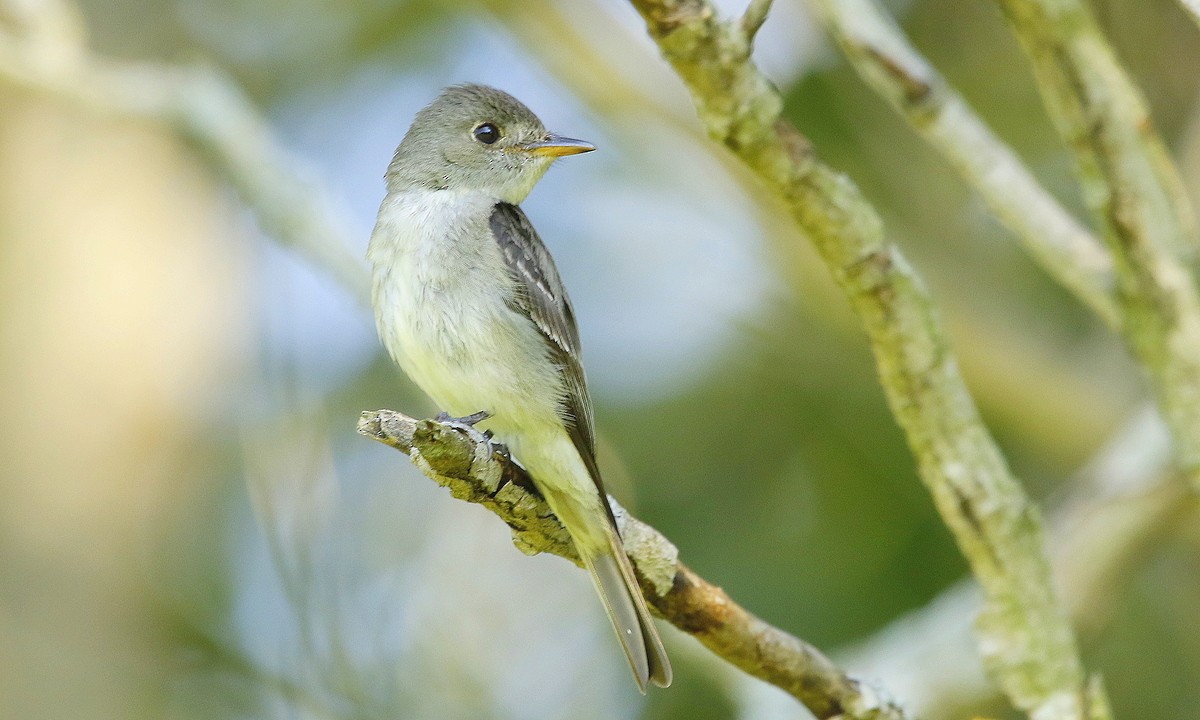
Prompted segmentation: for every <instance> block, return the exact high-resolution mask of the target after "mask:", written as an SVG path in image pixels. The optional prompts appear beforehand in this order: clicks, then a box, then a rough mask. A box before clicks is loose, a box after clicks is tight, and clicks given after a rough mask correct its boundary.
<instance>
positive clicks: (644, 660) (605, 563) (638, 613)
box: [542, 486, 671, 693]
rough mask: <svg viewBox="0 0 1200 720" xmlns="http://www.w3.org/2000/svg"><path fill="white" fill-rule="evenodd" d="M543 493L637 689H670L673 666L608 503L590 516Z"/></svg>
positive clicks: (557, 496)
mask: <svg viewBox="0 0 1200 720" xmlns="http://www.w3.org/2000/svg"><path fill="white" fill-rule="evenodd" d="M542 493H543V495H545V496H546V500H547V501H548V502H549V503H550V508H551V509H552V510H554V514H555V515H557V516H558V518H559V519H560V520H562V522H563V524H564V525H566V527H567V531H568V532H570V534H571V538H572V539H573V540H574V541H575V547H576V549H577V550H578V551H579V556H580V558H581V559H582V560H583V564H584V565H585V566H586V567H587V569H588V572H590V573H591V575H592V582H593V583H594V584H595V586H596V591H597V592H598V593H599V594H600V600H601V601H603V603H604V609H605V611H607V612H608V619H609V620H610V621H612V625H613V629H614V630H616V632H617V638H618V639H619V640H620V641H621V648H622V649H623V650H624V651H625V657H626V658H627V659H628V660H629V666H630V667H631V668H632V669H633V676H634V679H635V680H636V681H637V684H638V689H639V690H641V691H642V692H643V693H645V692H646V686H647V685H648V684H649V683H654V684H655V685H657V686H659V687H667V686H668V685H670V684H671V663H670V661H669V660H667V651H666V650H665V649H664V648H663V644H662V640H661V639H660V638H659V637H658V631H657V630H655V629H654V620H653V619H651V617H650V610H649V608H647V607H646V601H645V599H643V598H642V591H641V589H640V588H639V587H638V583H637V578H636V577H635V576H634V574H633V567H632V566H631V565H630V564H629V558H628V557H626V556H625V548H624V546H623V545H622V544H621V536H620V535H619V534H617V528H616V524H615V523H614V522H613V520H612V513H611V512H610V511H609V509H608V507H607V501H608V498H606V497H605V498H603V499H600V495H599V493H597V499H598V502H597V503H596V504H597V505H598V504H599V503H600V502H604V503H605V507H604V509H603V510H601V511H600V512H596V511H597V510H600V509H599V508H589V509H588V510H590V512H589V511H587V510H583V508H579V507H578V505H577V503H578V501H577V500H576V501H574V502H573V501H572V498H570V497H568V496H566V495H564V494H559V493H558V492H555V491H554V490H553V489H550V488H546V487H544V486H543V487H542ZM601 523H603V525H601Z"/></svg>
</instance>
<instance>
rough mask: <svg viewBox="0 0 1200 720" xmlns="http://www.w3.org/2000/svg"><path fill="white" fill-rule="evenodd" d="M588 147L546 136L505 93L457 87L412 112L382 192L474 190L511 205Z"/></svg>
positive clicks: (536, 121) (539, 124)
mask: <svg viewBox="0 0 1200 720" xmlns="http://www.w3.org/2000/svg"><path fill="white" fill-rule="evenodd" d="M591 150H595V147H593V146H592V145H591V144H589V143H586V142H583V141H582V140H573V139H571V138H567V137H562V136H559V135H555V134H553V133H550V132H547V131H546V128H545V126H544V125H542V121H541V120H539V119H538V118H537V116H536V115H534V114H533V112H532V111H530V109H529V108H527V107H525V105H523V104H522V103H521V102H520V101H519V100H517V99H516V98H514V97H513V96H511V95H509V94H508V93H506V92H502V91H500V90H496V89H495V88H490V87H487V86H485V85H456V86H454V87H450V88H447V89H445V90H443V91H442V94H441V95H439V96H438V97H437V99H436V100H434V101H433V102H432V103H430V104H429V105H428V106H427V107H426V108H425V109H423V110H421V112H419V113H417V117H416V119H415V120H413V124H412V127H410V128H409V129H408V133H407V134H405V136H404V140H403V141H402V142H401V143H400V147H398V148H397V149H396V155H395V157H393V158H392V164H391V165H390V166H389V167H388V171H387V181H388V189H389V190H391V191H400V190H404V189H408V188H413V187H423V188H427V189H444V190H455V191H469V192H480V193H484V194H486V195H488V196H490V197H494V198H496V199H497V200H503V201H505V202H510V203H514V204H515V203H519V202H521V201H522V200H524V199H525V196H527V195H528V194H529V191H530V190H532V189H533V186H534V185H535V184H537V181H538V180H540V179H541V177H542V175H544V174H545V173H546V170H548V169H549V168H550V164H551V163H553V162H554V160H555V158H559V157H562V156H564V155H574V154H577V153H583V152H589V151H591Z"/></svg>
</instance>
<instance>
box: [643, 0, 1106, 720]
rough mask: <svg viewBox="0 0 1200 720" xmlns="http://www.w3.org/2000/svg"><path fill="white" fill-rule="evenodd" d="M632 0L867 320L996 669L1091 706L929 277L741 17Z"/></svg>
mask: <svg viewBox="0 0 1200 720" xmlns="http://www.w3.org/2000/svg"><path fill="white" fill-rule="evenodd" d="M631 1H632V4H633V6H634V7H635V8H636V9H637V10H638V12H639V13H640V14H641V15H642V18H643V19H644V20H645V22H646V26H647V28H648V30H649V32H650V36H651V37H652V38H653V39H654V40H655V41H656V42H657V43H658V45H659V47H660V49H661V50H662V53H663V55H664V57H665V58H666V59H667V61H668V62H670V64H671V65H672V66H673V67H674V68H675V70H676V72H677V73H678V74H679V76H680V78H681V79H682V80H683V81H684V83H685V84H686V85H687V87H688V89H689V90H690V92H691V94H692V98H693V100H694V101H695V104H696V107H697V110H698V112H699V115H700V119H701V120H702V121H703V123H704V125H705V126H706V128H707V129H708V132H709V134H710V135H711V136H712V137H713V138H714V139H715V140H717V141H718V142H720V143H722V144H724V145H725V146H726V147H727V148H729V150H730V151H732V152H733V153H735V154H736V155H737V156H738V157H739V158H740V159H741V160H742V161H743V162H745V163H746V164H747V165H748V166H749V167H750V169H751V170H753V171H754V172H755V173H756V174H757V175H758V176H759V177H760V178H761V180H762V181H763V183H764V184H765V186H766V187H767V188H768V189H769V190H771V191H772V192H775V193H777V194H778V195H779V196H780V197H781V198H782V199H783V200H784V201H785V202H786V203H787V204H788V206H789V208H790V209H791V211H792V214H793V216H794V218H795V220H796V222H797V223H798V224H799V226H800V227H801V228H802V229H803V231H804V232H805V233H806V234H807V235H808V237H809V238H810V239H811V240H812V242H813V243H814V244H815V245H816V247H817V250H818V252H819V253H820V255H821V257H822V259H823V260H824V262H825V263H826V265H827V266H828V268H829V271H830V272H831V273H832V275H833V277H834V279H835V280H836V281H837V283H838V285H839V286H840V287H841V288H842V290H843V292H844V293H845V295H846V297H847V299H848V300H849V302H850V304H851V306H852V307H853V309H854V310H855V312H856V313H857V314H858V316H859V318H860V319H861V321H862V323H863V326H864V327H865V329H866V331H867V334H868V336H869V339H870V342H871V347H872V350H873V352H874V354H875V360H876V364H877V367H878V370H879V375H880V379H881V381H882V383H883V387H884V389H885V391H886V393H887V397H888V401H889V404H890V406H891V408H892V412H893V413H894V415H895V416H896V419H897V420H898V422H899V423H900V425H901V427H902V428H903V430H904V432H905V434H906V436H907V438H908V443H909V446H910V448H911V449H912V451H913V454H914V456H915V457H916V460H917V464H918V468H919V471H920V475H921V478H922V480H923V481H924V482H925V484H926V486H927V487H928V488H929V490H930V492H931V493H932V495H933V498H934V501H935V504H936V505H937V508H938V511H939V512H940V514H941V516H942V518H943V519H944V521H945V522H946V524H947V526H948V527H949V528H950V530H951V531H952V532H953V534H954V537H955V539H956V541H957V542H958V545H959V547H960V548H961V549H962V551H963V554H964V555H965V556H966V558H967V559H968V561H969V562H970V565H971V569H972V571H973V572H974V574H975V577H976V578H977V579H978V580H979V582H980V585H981V587H982V589H983V595H984V606H983V611H982V613H981V615H980V617H979V619H978V621H977V624H976V627H977V631H978V633H979V635H980V649H981V652H982V654H983V656H984V660H985V664H986V666H987V668H988V670H989V672H990V674H991V676H992V677H993V678H994V679H995V680H996V681H997V682H998V683H999V684H1000V685H1001V687H1002V688H1003V689H1004V690H1005V692H1006V694H1007V695H1008V696H1009V698H1011V699H1012V701H1013V703H1014V704H1015V705H1017V706H1018V707H1020V708H1022V709H1023V710H1025V711H1027V712H1030V713H1031V714H1032V715H1033V716H1034V717H1035V718H1047V719H1048V718H1074V719H1077V720H1084V719H1085V718H1091V717H1093V715H1092V713H1093V710H1095V709H1096V708H1097V707H1099V703H1093V702H1092V699H1093V697H1092V694H1091V693H1090V692H1089V685H1088V683H1086V682H1085V679H1084V672H1083V668H1082V666H1081V663H1080V660H1079V656H1078V652H1077V650H1076V647H1075V639H1074V635H1073V633H1072V630H1071V627H1070V625H1069V624H1068V622H1067V618H1066V615H1065V613H1064V612H1063V610H1062V608H1061V607H1060V605H1059V603H1058V601H1057V599H1056V597H1055V594H1054V589H1053V583H1052V582H1051V578H1050V569H1049V565H1048V563H1047V561H1046V558H1045V555H1044V548H1043V545H1044V537H1043V532H1042V524H1041V519H1040V516H1039V513H1038V511H1037V509H1036V508H1035V507H1034V506H1033V504H1032V503H1031V502H1030V501H1029V498H1028V497H1027V496H1026V494H1025V492H1024V490H1023V489H1022V488H1021V486H1020V484H1019V483H1018V482H1017V481H1016V480H1015V479H1014V478H1013V477H1012V474H1011V473H1010V472H1009V470H1008V468H1007V466H1006V464H1005V462H1004V459H1003V457H1002V456H1001V454H1000V451H999V449H998V448H997V447H996V444H995V442H994V441H993V440H992V438H991V436H990V435H989V434H988V432H987V430H986V429H985V428H984V426H983V424H982V422H981V421H980V418H979V414H978V411H977V410H976V408H975V405H974V403H973V401H972V400H971V396H970V394H969V393H968V391H967V388H966V386H965V384H964V383H963V380H962V377H961V375H960V374H959V372H958V368H957V364H956V363H955V360H954V357H953V355H952V354H951V352H950V349H949V348H948V347H947V344H946V339H945V335H944V333H943V331H942V328H941V324H940V321H939V320H938V318H937V316H936V314H935V312H934V310H933V304H932V300H931V299H930V297H929V295H928V293H927V291H926V290H925V288H924V285H923V284H922V283H921V281H920V279H919V278H918V277H917V275H916V273H915V272H914V271H913V269H912V268H911V267H910V266H909V264H908V263H907V261H906V260H905V259H904V257H903V256H902V255H901V253H900V252H899V250H898V249H897V248H896V247H895V246H894V245H892V244H891V243H890V242H888V241H887V240H886V239H885V238H884V234H883V227H882V223H881V221H880V219H879V216H878V215H877V214H876V212H875V210H874V209H873V208H872V207H871V206H870V204H869V203H868V202H867V201H866V200H865V198H864V197H863V196H862V194H861V192H860V191H859V190H858V188H857V187H855V185H854V184H853V183H852V182H851V181H850V180H849V179H848V178H846V177H845V176H844V175H841V174H840V173H838V172H836V171H834V170H833V169H831V168H829V167H827V166H825V165H823V164H822V163H821V162H820V161H819V160H818V159H817V158H816V157H815V153H814V152H813V149H812V147H811V146H810V144H809V142H808V140H807V139H806V138H804V137H803V136H802V135H801V134H800V133H799V132H798V131H797V130H796V129H795V128H794V127H793V126H792V125H791V124H789V123H788V122H787V121H786V120H784V119H783V118H781V117H780V112H781V109H782V104H783V103H782V99H781V98H780V96H779V94H778V93H777V92H776V91H775V89H774V88H773V87H772V86H771V85H770V83H769V82H768V81H767V80H766V78H765V77H763V75H762V74H761V73H760V72H759V71H758V69H757V68H756V67H755V65H754V64H753V63H752V62H751V61H750V58H749V52H748V48H747V47H746V44H745V42H744V34H743V33H742V32H741V29H740V26H739V25H738V24H736V23H730V22H726V21H722V20H721V19H719V18H718V16H717V12H716V10H715V8H714V7H713V6H712V4H711V3H710V2H708V1H707V0H631ZM1093 706H1095V707H1093Z"/></svg>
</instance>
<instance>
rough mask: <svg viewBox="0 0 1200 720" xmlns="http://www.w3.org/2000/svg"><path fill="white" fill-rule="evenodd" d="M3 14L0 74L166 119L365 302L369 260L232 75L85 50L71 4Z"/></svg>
mask: <svg viewBox="0 0 1200 720" xmlns="http://www.w3.org/2000/svg"><path fill="white" fill-rule="evenodd" d="M6 11H7V12H6ZM5 14H9V15H14V17H13V18H12V20H11V21H10V22H8V23H0V82H7V83H11V84H13V85H15V86H17V87H22V88H26V89H28V90H31V91H34V92H38V93H43V94H46V95H49V96H52V97H54V98H56V99H58V100H62V101H66V102H70V103H74V104H76V105H78V106H81V107H84V108H86V109H88V110H89V111H92V112H98V113H104V114H108V115H118V116H121V117H126V118H131V119H136V120H149V121H152V122H158V123H163V124H165V125H167V126H168V127H170V128H171V129H172V130H174V131H175V132H176V133H178V134H179V136H180V137H182V138H183V139H185V140H186V141H188V142H189V143H191V144H192V146H193V147H195V148H196V150H198V151H199V153H200V156H201V157H202V158H203V159H204V160H205V161H206V162H207V163H208V165H209V167H210V168H211V169H212V170H213V172H214V173H215V174H216V175H217V176H218V177H220V178H221V179H222V180H223V181H225V182H227V183H229V185H230V186H231V187H233V188H234V189H235V190H236V191H237V192H238V194H239V195H240V196H241V198H242V200H243V201H244V202H245V204H246V206H247V207H248V208H250V209H251V210H252V211H253V212H254V213H255V216H256V217H257V219H258V222H259V223H260V224H261V226H262V229H263V230H264V231H265V232H266V233H268V234H269V235H270V236H271V237H272V238H274V239H275V240H277V241H278V242H280V243H281V244H283V245H286V246H289V247H293V248H295V249H296V250H297V251H299V252H300V253H302V254H304V255H305V256H307V257H309V258H310V259H311V260H313V262H314V265H315V266H316V267H318V268H321V269H322V270H324V271H326V272H328V273H329V274H330V275H332V276H333V278H334V279H335V280H337V281H338V282H339V283H340V284H341V285H342V286H343V287H345V288H346V289H347V290H348V291H349V292H351V293H352V294H353V295H354V296H355V297H356V298H357V299H359V300H360V301H361V302H362V303H363V304H366V303H367V299H368V292H367V272H366V267H365V265H364V263H363V262H362V261H361V260H360V259H359V258H358V257H357V256H356V254H355V253H354V252H353V251H352V250H351V246H350V244H349V243H348V242H346V233H345V232H344V230H343V224H342V223H341V222H339V221H338V220H337V219H336V213H335V212H334V210H333V208H332V207H330V203H329V197H330V195H329V193H327V192H325V191H324V190H323V189H322V188H319V187H317V184H316V182H315V180H312V179H311V178H312V176H313V173H311V172H309V171H308V170H307V169H306V168H305V167H304V166H303V163H301V162H300V161H299V160H298V159H297V158H295V157H293V156H292V155H291V154H289V153H288V152H287V151H286V150H285V149H284V148H283V146H282V145H281V143H280V142H279V141H278V140H277V139H276V138H275V137H274V136H273V135H272V133H271V130H270V128H269V126H268V124H267V123H266V121H265V120H264V119H263V118H262V116H261V114H260V113H259V112H258V111H257V110H256V109H255V108H254V106H253V105H252V103H251V102H250V101H249V99H247V98H246V97H245V95H243V94H242V92H241V90H240V89H239V88H238V86H237V84H236V83H234V82H233V81H231V80H230V79H229V78H227V77H225V76H224V75H223V74H222V73H221V72H219V71H218V70H217V69H215V68H213V67H210V66H205V65H196V66H187V67H185V66H171V65H160V64H153V63H136V62H117V61H112V60H108V59H105V58H102V57H98V56H95V55H92V54H91V53H90V52H89V51H88V48H87V46H86V43H85V36H84V32H83V23H82V20H81V19H80V18H79V16H78V13H77V11H76V10H75V8H74V7H73V6H72V5H70V4H69V3H64V2H57V1H55V0H44V1H43V2H38V3H28V4H19V3H0V20H3V19H4V16H5Z"/></svg>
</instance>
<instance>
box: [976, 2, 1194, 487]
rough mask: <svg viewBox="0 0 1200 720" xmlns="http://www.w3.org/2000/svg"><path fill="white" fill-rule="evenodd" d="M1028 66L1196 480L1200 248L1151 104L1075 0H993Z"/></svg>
mask: <svg viewBox="0 0 1200 720" xmlns="http://www.w3.org/2000/svg"><path fill="white" fill-rule="evenodd" d="M997 2H998V4H999V5H1000V7H1001V8H1002V9H1003V10H1004V13H1005V15H1006V16H1007V17H1008V20H1009V23H1010V24H1011V25H1012V28H1013V31H1014V32H1015V33H1016V35H1017V38H1018V39H1019V40H1020V41H1021V45H1022V46H1023V47H1024V49H1025V52H1026V54H1027V55H1028V56H1029V59H1030V62H1031V63H1032V65H1033V70H1034V75H1035V77H1036V79H1037V83H1038V89H1039V90H1040V92H1041V93H1042V98H1043V100H1044V102H1045V104H1046V107H1047V109H1048V110H1049V112H1050V117H1051V119H1052V120H1053V121H1054V124H1055V126H1056V128H1057V129H1058V132H1059V134H1060V135H1061V136H1062V137H1063V139H1064V140H1065V141H1066V142H1067V145H1068V146H1069V147H1070V148H1071V149H1072V150H1073V151H1074V153H1075V157H1076V160H1077V170H1078V175H1079V180H1080V184H1081V185H1082V188H1083V196H1084V200H1085V201H1086V202H1087V204H1088V206H1089V207H1090V208H1091V209H1092V211H1093V212H1094V213H1095V215H1096V217H1097V218H1098V219H1099V221H1100V222H1101V223H1102V224H1103V226H1104V228H1105V237H1106V240H1107V242H1108V246H1109V249H1110V250H1111V252H1112V255H1113V259H1114V262H1115V268H1116V274H1117V283H1118V289H1117V292H1118V298H1119V300H1120V306H1121V315H1122V325H1123V328H1124V334H1125V336H1126V339H1127V341H1128V343H1129V345H1130V347H1131V349H1132V351H1133V354H1134V356H1135V357H1136V358H1137V360H1138V361H1139V363H1140V364H1141V365H1142V367H1143V368H1144V369H1145V371H1146V372H1147V374H1148V375H1149V378H1150V386H1151V389H1152V391H1153V393H1154V396H1155V399H1156V401H1157V403H1158V406H1159V409H1160V410H1161V411H1162V413H1163V415H1164V418H1165V419H1166V422H1167V426H1168V427H1169V428H1170V430H1171V435H1172V439H1173V442H1174V453H1175V458H1176V462H1177V463H1178V464H1179V466H1180V469H1181V470H1182V472H1183V473H1184V474H1185V476H1186V477H1188V478H1189V479H1190V481H1191V482H1192V484H1193V487H1195V488H1197V489H1200V295H1198V294H1197V291H1196V284H1195V281H1194V279H1193V277H1192V274H1191V271H1190V269H1189V268H1188V267H1187V265H1186V264H1185V261H1184V260H1185V259H1188V260H1190V259H1192V258H1194V257H1195V254H1196V250H1197V248H1198V247H1200V239H1198V238H1197V230H1196V220H1195V217H1194V216H1193V214H1192V210H1191V205H1190V203H1189V202H1188V199H1187V194H1186V192H1185V190H1184V187H1183V183H1182V181H1181V180H1180V178H1179V173H1178V171H1177V170H1176V168H1175V166H1174V164H1173V163H1172V162H1171V159H1170V156H1169V155H1168V154H1167V150H1166V147H1165V145H1164V144H1163V142H1162V139H1161V137H1159V135H1158V132H1157V130H1156V129H1155V128H1154V123H1153V121H1152V120H1151V118H1150V116H1149V114H1148V113H1147V111H1146V103H1145V101H1144V100H1143V98H1142V97H1141V94H1140V93H1139V92H1138V90H1137V88H1136V87H1135V86H1134V84H1133V83H1132V81H1131V80H1130V79H1129V77H1128V75H1127V74H1126V73H1125V71H1124V70H1123V69H1122V68H1121V66H1120V64H1119V63H1118V61H1117V58H1116V55H1115V54H1114V53H1113V51H1112V48H1111V47H1109V45H1108V43H1107V42H1106V41H1105V39H1104V37H1103V36H1102V34H1101V33H1100V30H1099V28H1098V27H1097V26H1096V22H1095V19H1094V18H1093V17H1092V14H1091V13H1090V12H1089V11H1088V10H1087V8H1086V7H1084V5H1083V4H1082V3H1080V2H1078V0H997Z"/></svg>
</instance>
